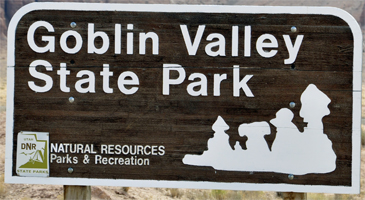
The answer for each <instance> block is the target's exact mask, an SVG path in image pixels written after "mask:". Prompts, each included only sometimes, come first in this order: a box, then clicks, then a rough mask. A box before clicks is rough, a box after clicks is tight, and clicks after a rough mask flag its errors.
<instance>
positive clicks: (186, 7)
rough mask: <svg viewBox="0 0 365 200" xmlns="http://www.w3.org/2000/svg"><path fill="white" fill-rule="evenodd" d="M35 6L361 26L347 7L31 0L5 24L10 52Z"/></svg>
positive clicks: (359, 35)
mask: <svg viewBox="0 0 365 200" xmlns="http://www.w3.org/2000/svg"><path fill="white" fill-rule="evenodd" d="M37 10H68V11H132V12H172V13H174V12H175V13H182V12H187V13H198V12H200V13H237V14H245V13H247V14H249V13H250V14H317V15H333V16H336V17H339V18H341V19H342V20H344V21H345V22H346V23H347V24H348V25H349V27H350V28H351V30H352V32H353V35H354V39H355V41H362V32H361V28H360V26H359V24H358V22H357V21H356V19H355V18H354V17H353V16H352V15H351V14H350V13H348V12H347V11H345V10H343V9H341V8H336V7H322V6H321V7H319V6H317V7H314V6H247V5H192V4H114V3H80V2H67V3H65V2H33V3H30V4H27V5H25V6H23V7H22V8H20V9H19V10H18V11H17V12H16V13H15V14H14V16H13V17H12V19H11V20H10V23H9V26H8V52H9V53H10V55H11V54H12V53H13V52H12V51H13V45H12V43H13V42H14V41H13V40H14V39H15V30H16V27H17V25H18V23H19V21H20V20H21V18H22V17H23V16H25V15H26V14H27V13H29V12H32V11H37ZM8 55H9V54H8ZM11 60H12V59H10V60H9V57H8V66H13V65H14V63H13V62H12V61H11Z"/></svg>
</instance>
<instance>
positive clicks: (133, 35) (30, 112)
mask: <svg viewBox="0 0 365 200" xmlns="http://www.w3.org/2000/svg"><path fill="white" fill-rule="evenodd" d="M361 56H362V36H361V30H360V28H359V26H358V24H357V22H356V21H355V20H354V19H353V17H352V16H351V15H349V14H348V13H347V12H345V11H343V10H341V9H337V8H328V7H258V6H200V5H199V6H198V5H143V4H139V5H136V4H125V5H124V4H89V3H88V4H80V3H62V4H59V3H33V4H29V5H27V6H25V7H23V8H21V9H20V10H19V11H18V12H17V13H16V14H15V15H14V17H13V19H12V20H11V22H10V24H9V34H8V77H7V80H8V84H7V86H8V89H7V91H8V94H7V103H8V104H7V132H6V134H7V135H6V138H7V143H6V145H7V151H6V153H7V154H6V173H5V181H6V182H7V183H27V184H29V183H34V184H63V185H111V186H139V187H175V188H206V189H231V190H271V191H295V192H328V193H358V192H359V184H360V174H359V172H360V143H359V142H358V141H359V140H360V119H361V63H362V61H361V59H362V58H361ZM35 177H36V178H35Z"/></svg>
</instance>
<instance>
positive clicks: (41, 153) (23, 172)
mask: <svg viewBox="0 0 365 200" xmlns="http://www.w3.org/2000/svg"><path fill="white" fill-rule="evenodd" d="M48 142H49V133H46V132H26V131H22V132H20V133H18V143H17V157H16V173H17V174H18V175H19V176H41V177H47V176H49V159H48V158H49V150H48Z"/></svg>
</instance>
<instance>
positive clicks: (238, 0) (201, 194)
mask: <svg viewBox="0 0 365 200" xmlns="http://www.w3.org/2000/svg"><path fill="white" fill-rule="evenodd" d="M42 1H48V2H50V1H53V0H0V199H23V200H27V199H63V186H62V185H29V184H5V183H4V181H3V174H4V160H5V121H6V120H5V118H6V117H5V113H6V103H5V101H6V68H7V67H6V33H7V26H8V23H9V21H10V19H11V17H12V15H13V14H14V13H15V12H16V11H17V10H18V9H19V8H20V7H21V6H23V5H25V4H28V3H31V2H42ZM66 1H67V2H98V3H164V4H220V5H222V4H227V5H271V6H272V5H281V6H303V5H304V6H334V7H339V8H342V9H344V10H346V11H347V12H349V13H350V14H352V15H353V16H354V18H355V19H356V20H357V21H358V22H359V24H360V26H361V27H362V29H363V33H364V30H365V0H342V1H340V0H321V1H318V0H298V1H294V0H290V1H289V0H208V1H203V0H135V1H131V0H76V1H72V0H63V2H66ZM53 2H56V1H53ZM363 35H364V34H363ZM364 44H365V43H364ZM364 47H365V45H364ZM363 63H364V62H363ZM363 66H365V65H364V64H363ZM363 76H364V73H363ZM364 79H365V78H364V77H363V80H364ZM363 82H364V81H363ZM363 85H364V84H363ZM363 90H364V87H363ZM364 97H365V95H364V91H363V99H364ZM363 104H364V101H363ZM362 111H363V112H364V111H365V108H364V106H363V107H362ZM362 116H365V115H364V114H363V115H362ZM364 121H365V120H364V119H363V122H364ZM363 126H364V125H363ZM363 128H364V129H365V126H364V127H363ZM363 140H364V139H363ZM364 156H365V150H364V149H362V158H361V169H362V170H361V193H360V194H359V195H335V194H313V193H308V194H307V195H308V199H365V169H364V168H365V157H364ZM91 189H92V199H161V200H163V199H281V198H280V196H278V194H277V193H276V192H264V191H262V192H261V191H259V192H249V191H221V190H194V189H168V188H123V187H106V186H92V187H91Z"/></svg>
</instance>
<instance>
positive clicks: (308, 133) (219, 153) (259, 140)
mask: <svg viewBox="0 0 365 200" xmlns="http://www.w3.org/2000/svg"><path fill="white" fill-rule="evenodd" d="M300 100H301V103H302V107H301V110H300V116H301V117H303V119H304V121H305V122H308V126H307V127H306V128H305V129H304V132H300V131H299V130H298V128H297V127H296V125H295V124H294V123H293V122H292V120H293V117H294V114H293V113H292V111H291V110H289V109H288V108H282V109H280V110H279V111H278V112H277V113H276V118H274V119H272V120H270V123H271V124H273V125H274V126H275V127H276V128H277V133H276V138H275V140H274V142H273V145H272V149H271V151H270V150H269V147H268V144H267V142H266V140H265V138H264V135H269V134H270V126H269V124H268V122H253V123H249V124H247V123H244V124H241V125H240V126H239V128H238V133H239V135H240V136H241V137H243V136H247V137H248V140H247V142H246V146H247V150H243V149H242V147H241V146H240V145H239V142H236V144H235V146H234V149H232V148H231V147H230V145H229V136H228V135H227V134H226V133H225V131H227V130H228V129H229V126H228V125H227V123H226V122H225V121H224V119H223V118H222V117H221V116H218V118H217V120H216V122H215V123H214V124H213V126H212V129H213V130H214V131H215V133H214V137H213V138H211V139H209V140H208V150H207V151H204V152H203V154H202V155H190V154H187V155H185V157H184V158H183V163H184V164H187V165H196V166H212V167H213V168H214V169H217V170H225V171H260V172H279V173H288V174H295V175H303V174H308V173H329V172H332V171H333V170H335V169H336V154H335V153H334V151H333V149H332V142H331V140H329V138H328V137H327V135H326V134H324V132H323V122H322V118H323V117H324V116H326V115H329V114H330V110H329V109H328V104H329V103H330V102H331V100H330V99H329V98H328V97H327V95H325V94H324V93H323V92H322V91H320V90H319V89H318V88H317V87H316V86H315V85H314V84H310V85H309V86H308V87H307V88H306V89H305V91H304V92H303V93H302V95H301V98H300Z"/></svg>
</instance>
